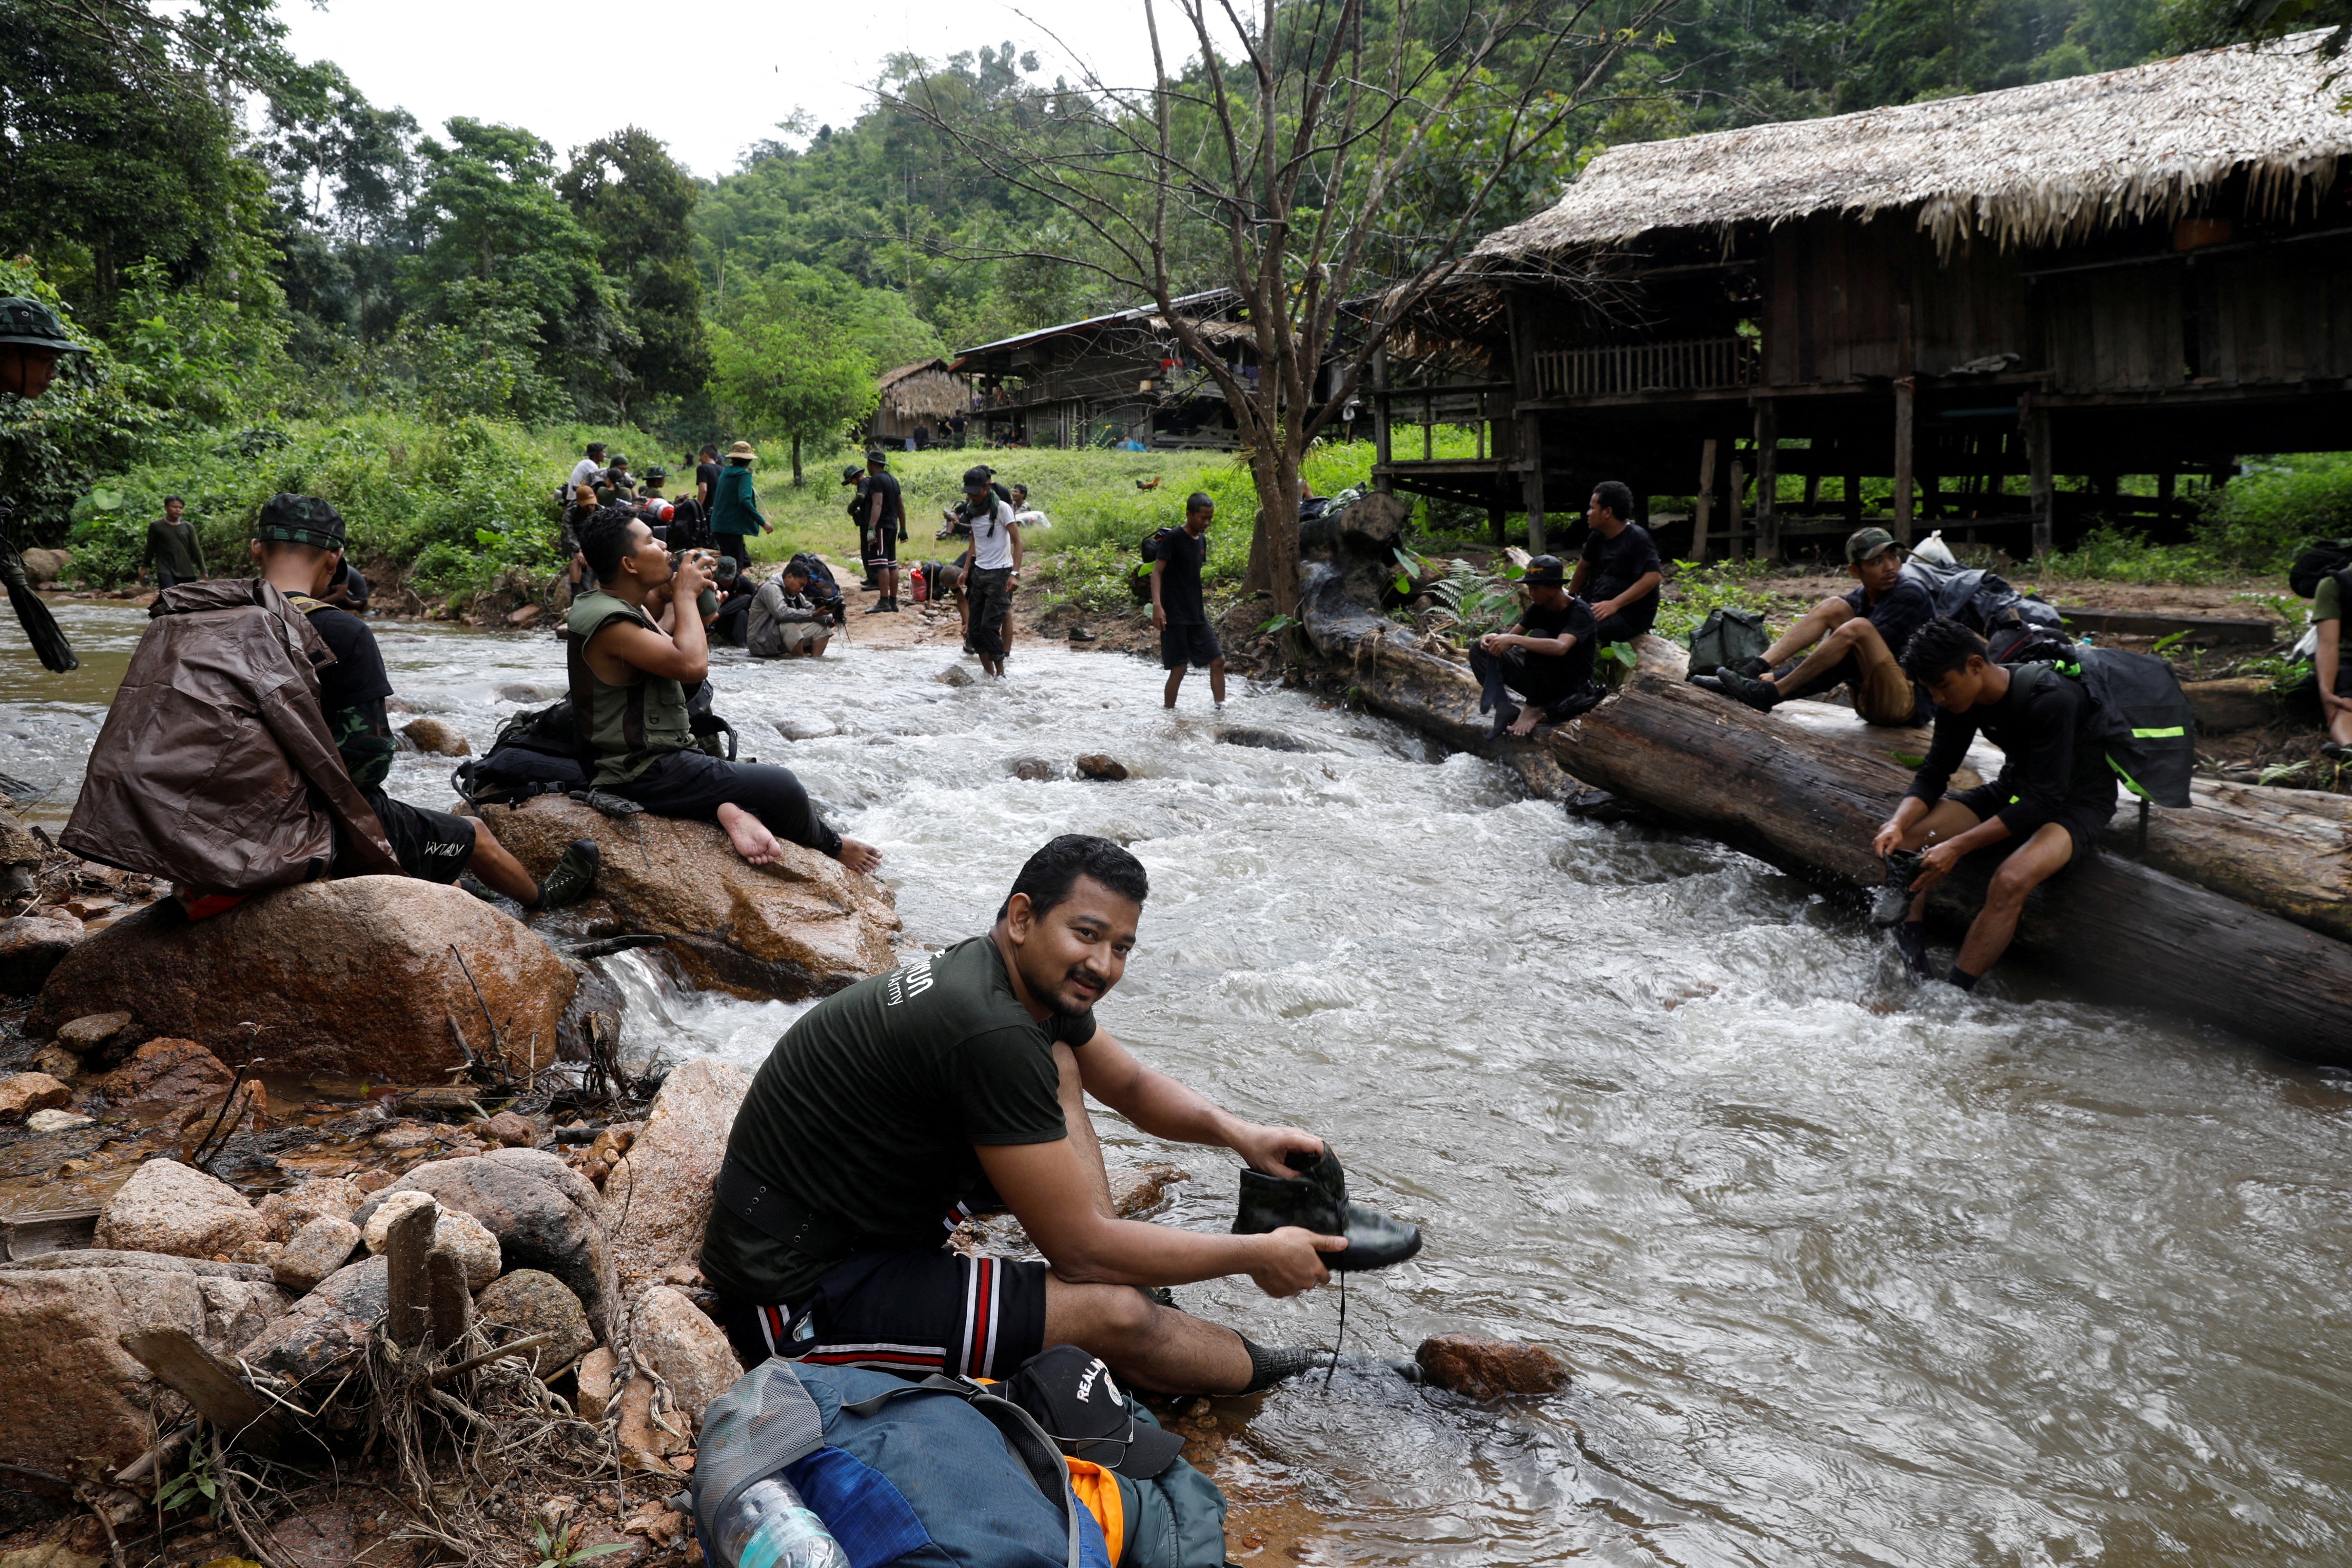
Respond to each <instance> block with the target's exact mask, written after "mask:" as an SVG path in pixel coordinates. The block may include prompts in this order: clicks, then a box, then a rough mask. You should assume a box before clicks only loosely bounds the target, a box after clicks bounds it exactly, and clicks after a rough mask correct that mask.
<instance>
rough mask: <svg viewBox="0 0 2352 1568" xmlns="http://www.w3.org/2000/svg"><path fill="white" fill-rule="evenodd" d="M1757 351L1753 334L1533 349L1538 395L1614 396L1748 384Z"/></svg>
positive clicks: (1753, 376) (1753, 378)
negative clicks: (1603, 346)
mask: <svg viewBox="0 0 2352 1568" xmlns="http://www.w3.org/2000/svg"><path fill="white" fill-rule="evenodd" d="M1759 357H1760V355H1759V350H1758V342H1757V340H1756V339H1754V338H1742V337H1730V338H1692V339H1688V340H1686V341H1685V342H1675V343H1624V344H1620V345H1615V346H1612V347H1609V348H1598V349H1538V350H1537V351H1536V354H1535V361H1536V395H1537V396H1538V397H1615V396H1622V395H1626V394H1629V393H1636V392H1687V391H1696V390H1699V389H1702V388H1708V387H1727V386H1753V385H1754V384H1756V379H1757V363H1758V361H1759Z"/></svg>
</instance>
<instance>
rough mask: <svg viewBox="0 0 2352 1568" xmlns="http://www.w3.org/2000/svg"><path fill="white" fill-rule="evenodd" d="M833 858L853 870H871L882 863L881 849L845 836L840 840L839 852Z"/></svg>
mask: <svg viewBox="0 0 2352 1568" xmlns="http://www.w3.org/2000/svg"><path fill="white" fill-rule="evenodd" d="M834 858H835V859H836V860H838V861H840V862H841V863H842V864H843V865H845V866H846V867H848V868H850V869H851V870H853V871H866V872H871V871H872V870H873V869H874V868H875V867H877V866H879V865H880V864H882V851H880V850H879V849H877V848H875V847H874V846H872V845H871V844H866V843H863V842H861V841H859V840H857V839H855V838H845V839H843V840H842V841H841V853H840V854H838V855H836V856H835V857H834Z"/></svg>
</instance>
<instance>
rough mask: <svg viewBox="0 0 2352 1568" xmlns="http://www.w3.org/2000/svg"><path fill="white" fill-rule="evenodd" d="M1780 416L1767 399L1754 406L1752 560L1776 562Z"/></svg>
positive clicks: (1778, 532) (1778, 524)
mask: <svg viewBox="0 0 2352 1568" xmlns="http://www.w3.org/2000/svg"><path fill="white" fill-rule="evenodd" d="M1779 488H1780V409H1779V406H1778V405H1775V404H1774V403H1773V401H1772V400H1771V399H1770V398H1769V397H1762V398H1759V399H1757V402H1756V559H1758V560H1759V561H1778V560H1780V498H1779V497H1778V496H1777V495H1775V494H1774V493H1773V492H1774V491H1775V490H1777V489H1779Z"/></svg>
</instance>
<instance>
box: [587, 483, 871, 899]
mask: <svg viewBox="0 0 2352 1568" xmlns="http://www.w3.org/2000/svg"><path fill="white" fill-rule="evenodd" d="M580 553H581V555H582V557H583V559H585V560H586V562H587V563H588V570H589V572H590V573H592V574H593V575H594V576H595V578H596V584H597V586H596V588H595V589H594V591H593V592H591V593H586V594H583V595H580V596H579V597H578V598H576V599H574V600H572V608H571V609H570V611H569V612H567V614H566V616H565V629H566V631H567V632H568V633H569V636H570V639H571V649H572V652H571V664H572V711H573V713H574V714H575V715H577V716H578V717H579V720H580V724H581V728H582V730H583V731H584V732H585V733H586V734H587V736H588V742H589V745H590V747H591V748H592V749H593V751H594V752H595V753H596V771H595V773H594V775H593V779H592V781H591V782H592V783H593V784H594V786H595V787H596V788H598V789H601V790H605V791H609V792H610V793H612V794H614V795H621V796H623V797H625V798H626V799H629V800H634V801H635V802H636V803H637V804H638V805H642V806H644V807H645V808H646V810H647V811H650V812H653V813H655V814H656V815H657V816H682V817H690V818H691V817H699V818H702V819H704V820H707V821H715V822H717V823H718V824H719V826H720V827H722V828H725V829H726V830H727V837H729V838H730V839H731V840H733V841H734V845H735V849H736V852H737V853H738V854H740V855H741V856H742V857H743V858H744V859H746V860H748V861H750V862H751V864H752V865H754V866H765V865H769V864H771V863H772V862H773V861H774V860H775V859H777V858H778V855H779V850H778V847H777V840H778V839H779V838H780V837H781V838H786V839H790V840H791V841H792V842H793V843H794V844H798V845H802V846H803V847H807V848H810V849H814V850H817V851H819V852H820V853H823V854H826V855H830V856H832V857H833V858H835V859H836V860H838V861H840V862H841V863H842V864H843V865H844V866H846V867H848V868H850V869H851V870H853V871H861V872H870V871H872V870H873V869H874V868H875V867H877V866H878V865H880V864H881V862H882V852H881V851H880V850H878V849H877V848H875V847H873V846H872V845H870V844H861V843H859V842H858V841H857V840H856V839H855V838H844V837H841V836H840V835H839V834H837V833H835V831H834V830H833V829H832V828H831V827H829V826H826V825H825V822H824V818H823V817H821V816H818V815H817V813H816V809H815V807H814V806H813V805H810V803H809V797H808V792H807V791H806V790H804V789H803V788H802V787H801V781H800V780H798V779H796V778H794V777H793V774H792V771H791V770H790V769H788V768H779V767H771V766H764V765H762V764H760V763H730V762H725V761H722V760H720V759H719V758H718V757H714V756H711V755H710V754H709V752H703V751H701V750H698V748H697V746H696V744H695V739H694V731H693V726H692V723H691V721H689V719H688V713H687V691H686V689H687V687H688V685H696V684H699V683H700V682H701V681H702V680H703V679H705V678H706V677H707V676H708V675H709V668H710V644H709V637H708V634H707V633H706V632H705V630H704V628H703V624H702V617H701V616H699V615H694V614H687V615H680V616H675V617H674V618H673V622H674V624H673V626H672V627H671V629H670V630H669V631H667V632H664V631H663V630H661V629H660V626H659V624H658V622H657V621H656V616H659V615H660V614H661V612H662V611H663V610H665V609H666V608H667V607H668V606H669V605H671V604H672V603H673V602H676V603H677V604H680V605H687V606H689V607H690V606H692V605H693V604H694V602H695V600H696V598H697V597H698V595H700V594H701V593H702V590H703V588H704V586H705V585H706V584H707V583H708V582H709V577H708V575H707V571H708V569H707V568H706V567H705V565H704V564H703V561H702V558H701V557H700V556H699V555H695V554H688V555H684V556H681V557H680V558H679V560H678V563H677V565H676V566H675V567H673V566H672V565H671V564H670V557H669V552H668V551H667V549H666V548H664V546H663V544H662V542H661V541H659V540H657V539H656V538H655V537H654V534H653V530H652V529H650V528H647V527H646V525H645V523H644V521H641V520H640V519H638V518H637V517H636V516H635V514H634V513H632V512H630V511H628V510H625V509H623V508H619V507H604V508H600V509H599V510H597V513H596V515H595V516H594V517H593V518H592V519H591V520H590V521H589V522H588V525H587V527H585V528H584V529H583V530H582V531H581V536H580Z"/></svg>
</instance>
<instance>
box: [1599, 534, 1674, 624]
mask: <svg viewBox="0 0 2352 1568" xmlns="http://www.w3.org/2000/svg"><path fill="white" fill-rule="evenodd" d="M1584 560H1585V562H1586V563H1587V564H1588V565H1590V566H1591V568H1592V574H1591V577H1589V578H1587V579H1586V581H1585V584H1584V597H1585V598H1586V599H1588V600H1590V601H1591V603H1593V604H1596V605H1597V604H1599V603H1601V601H1602V600H1603V599H1613V598H1615V597H1616V596H1617V595H1620V594H1622V593H1623V592H1624V591H1625V590H1626V589H1628V588H1630V587H1632V586H1633V584H1634V583H1635V582H1636V581H1638V580H1639V579H1640V577H1641V576H1642V574H1643V573H1645V572H1662V571H1664V569H1665V568H1664V563H1662V562H1661V561H1660V560H1659V559H1658V547H1657V544H1656V543H1655V542H1654V541H1653V540H1652V539H1651V538H1650V531H1649V530H1648V529H1646V528H1643V526H1642V525H1641V524H1640V523H1638V522H1629V523H1627V524H1626V525H1625V526H1624V527H1623V528H1622V529H1620V530H1619V531H1618V532H1617V537H1616V538H1614V539H1604V538H1602V537H1601V531H1600V530H1599V529H1594V530H1593V531H1591V533H1588V534H1586V535H1585V536H1584ZM1617 613H1618V615H1619V616H1622V617H1623V619H1622V621H1621V622H1620V624H1621V625H1622V626H1625V627H1626V629H1627V630H1629V631H1632V632H1646V631H1648V630H1649V629H1650V626H1651V625H1652V623H1654V622H1655V621H1656V620H1657V618H1658V591H1657V589H1655V588H1653V589H1651V590H1650V591H1649V592H1648V593H1647V594H1645V595H1643V596H1642V597H1640V598H1638V599H1636V600H1634V601H1633V603H1632V604H1630V605H1625V606H1624V607H1623V608H1622V609H1621V610H1619V611H1618V612H1617Z"/></svg>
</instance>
